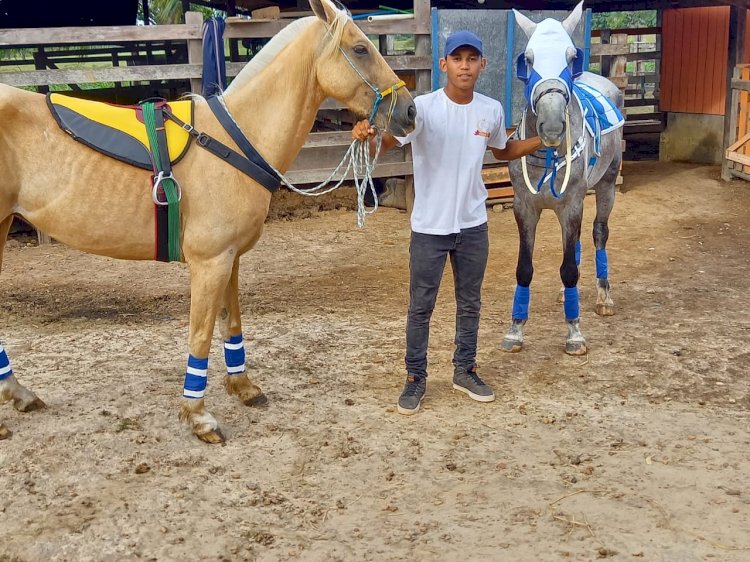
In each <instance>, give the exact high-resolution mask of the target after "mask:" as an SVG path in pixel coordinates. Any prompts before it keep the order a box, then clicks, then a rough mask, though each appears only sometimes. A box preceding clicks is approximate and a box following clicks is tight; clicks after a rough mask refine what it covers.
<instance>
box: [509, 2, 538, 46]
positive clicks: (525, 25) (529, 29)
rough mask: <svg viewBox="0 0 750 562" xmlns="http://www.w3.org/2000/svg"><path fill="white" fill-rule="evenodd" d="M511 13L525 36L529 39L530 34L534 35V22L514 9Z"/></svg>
mask: <svg viewBox="0 0 750 562" xmlns="http://www.w3.org/2000/svg"><path fill="white" fill-rule="evenodd" d="M513 15H514V16H515V17H516V21H517V22H518V25H519V26H520V27H521V29H523V32H524V33H525V34H526V38H527V39H530V38H531V36H532V35H534V31H535V30H536V24H535V23H534V22H533V21H531V20H530V19H529V18H527V17H526V16H524V15H523V14H522V13H521V12H519V11H518V10H516V9H514V10H513Z"/></svg>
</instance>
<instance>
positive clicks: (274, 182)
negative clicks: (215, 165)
mask: <svg viewBox="0 0 750 562" xmlns="http://www.w3.org/2000/svg"><path fill="white" fill-rule="evenodd" d="M209 99H212V98H209ZM163 111H164V115H166V117H167V118H168V119H171V120H172V121H174V122H175V123H177V124H178V125H179V126H180V127H182V128H183V129H185V130H186V131H187V132H188V133H190V134H191V135H192V136H193V137H195V142H196V143H198V145H199V146H201V147H203V148H205V149H206V150H208V151H209V152H210V153H211V154H213V155H215V156H218V157H219V158H221V159H223V160H226V162H227V163H228V164H230V165H231V166H234V167H235V168H237V169H238V170H239V171H240V172H242V173H243V174H246V175H248V176H250V177H251V178H253V179H254V180H255V181H257V182H258V183H260V184H261V185H262V186H263V187H265V188H266V189H267V190H268V191H270V192H271V193H273V192H274V191H276V190H277V189H279V186H280V185H281V179H280V178H279V176H278V175H277V174H276V172H274V171H273V168H271V167H270V166H268V164H267V163H266V161H265V160H263V159H262V157H261V156H260V155H259V154H258V153H257V152H256V153H255V154H257V155H258V158H260V159H261V162H262V163H263V166H261V165H259V164H258V163H256V162H254V161H253V160H249V159H248V158H245V157H244V156H242V154H240V153H238V152H236V151H234V150H232V149H231V148H229V147H228V146H227V145H225V144H224V143H222V142H219V141H217V140H216V139H215V138H213V137H212V136H209V135H207V134H206V133H199V132H198V131H196V130H195V129H194V128H193V127H192V126H191V125H188V124H187V123H185V122H184V121H183V120H182V119H180V118H178V117H176V116H175V115H173V114H172V113H171V112H170V111H168V110H167V109H166V108H165V109H164V110H163ZM230 121H231V119H230ZM232 123H234V122H232ZM222 125H223V123H222ZM235 126H236V125H235ZM238 129H239V128H238ZM227 132H229V131H227ZM240 134H241V131H240ZM230 135H231V132H230ZM243 138H244V135H243ZM245 140H247V139H245ZM235 142H237V141H235ZM238 144H239V143H238ZM248 144H249V141H248ZM251 146H252V145H251ZM253 150H255V149H253ZM268 170H270V172H269V171H268Z"/></svg>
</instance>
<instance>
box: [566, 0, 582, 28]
mask: <svg viewBox="0 0 750 562" xmlns="http://www.w3.org/2000/svg"><path fill="white" fill-rule="evenodd" d="M582 14H583V0H581V1H580V2H579V3H578V5H577V6H576V7H575V8H573V11H572V12H570V15H569V16H568V17H567V18H565V21H563V22H562V26H563V29H565V31H567V32H568V35H570V36H571V37H573V32H574V31H575V30H576V26H577V25H578V22H579V21H581V15H582Z"/></svg>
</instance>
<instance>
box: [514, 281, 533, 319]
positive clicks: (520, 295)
mask: <svg viewBox="0 0 750 562" xmlns="http://www.w3.org/2000/svg"><path fill="white" fill-rule="evenodd" d="M530 300H531V288H530V287H521V285H516V293H515V295H513V320H527V319H528V317H529V301H530Z"/></svg>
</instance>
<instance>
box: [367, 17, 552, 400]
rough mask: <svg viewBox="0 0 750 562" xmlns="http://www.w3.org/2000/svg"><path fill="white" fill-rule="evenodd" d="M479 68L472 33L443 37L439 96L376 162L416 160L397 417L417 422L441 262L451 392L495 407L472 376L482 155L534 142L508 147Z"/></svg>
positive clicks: (427, 98)
mask: <svg viewBox="0 0 750 562" xmlns="http://www.w3.org/2000/svg"><path fill="white" fill-rule="evenodd" d="M486 64H487V60H486V59H485V58H484V57H483V56H482V41H481V40H480V39H479V37H477V36H476V35H475V34H474V33H472V32H470V31H457V32H456V33H453V34H452V35H450V36H449V37H448V39H447V40H446V42H445V52H444V57H443V58H442V59H441V60H440V70H441V71H442V72H445V73H446V75H447V84H446V86H445V88H443V89H440V90H437V91H435V92H432V93H430V94H425V95H423V96H418V97H417V98H416V99H415V104H416V107H417V119H416V127H415V129H414V131H412V132H411V133H409V135H407V136H406V137H400V138H396V137H393V136H391V135H389V134H388V133H383V137H382V145H381V149H380V150H381V152H385V151H387V150H388V149H390V148H393V147H394V146H395V145H396V144H401V145H403V144H406V143H411V145H412V157H413V160H414V207H413V209H412V214H411V229H412V234H411V244H410V247H409V253H410V258H409V273H410V285H409V312H408V318H407V324H406V372H407V377H406V384H405V386H404V390H403V392H402V393H401V396H400V397H399V400H398V411H399V412H400V413H402V414H407V415H408V414H415V413H417V411H419V407H420V405H421V403H422V399H423V398H424V395H425V392H426V390H427V345H428V339H429V330H430V317H431V316H432V311H433V309H434V308H435V301H436V299H437V294H438V289H439V288H440V280H441V278H442V276H443V270H444V268H445V262H446V259H447V258H448V257H450V260H451V266H452V269H453V279H454V283H455V296H456V337H455V344H456V349H455V352H454V355H453V365H454V371H453V388H454V389H456V390H459V391H461V392H465V393H466V394H468V395H469V397H470V398H473V399H474V400H477V401H479V402H491V401H493V400H494V399H495V394H494V393H493V391H492V389H491V388H490V386H489V385H487V384H486V383H485V382H484V381H483V380H482V379H480V378H479V375H477V372H476V350H477V333H478V331H479V309H480V293H481V288H482V280H483V278H484V271H485V268H486V265H487V255H488V250H489V240H488V236H487V209H486V206H485V200H486V199H487V190H486V188H485V186H484V183H483V182H482V175H481V172H482V162H483V159H484V154H485V152H486V150H487V149H488V148H489V149H490V150H491V151H492V154H493V155H494V156H495V158H497V159H499V160H511V159H513V158H520V157H521V156H524V155H526V154H530V153H531V152H533V151H535V150H536V149H538V148H539V147H540V146H541V141H540V140H539V138H538V137H534V138H530V139H526V140H522V141H511V140H508V138H507V135H506V133H505V118H504V113H503V108H502V105H501V104H500V102H498V101H496V100H493V99H491V98H489V97H487V96H484V95H482V94H480V93H478V92H475V91H474V85H475V84H476V82H477V79H478V78H479V75H480V73H481V72H482V70H484V68H485V66H486ZM374 135H375V130H374V129H373V128H372V127H371V126H370V124H369V123H368V122H367V121H366V120H365V121H360V122H359V123H357V124H356V125H355V126H354V129H352V137H353V138H355V139H359V140H365V139H367V138H372V137H373V136H374ZM371 142H372V143H373V144H374V141H371Z"/></svg>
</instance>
